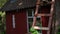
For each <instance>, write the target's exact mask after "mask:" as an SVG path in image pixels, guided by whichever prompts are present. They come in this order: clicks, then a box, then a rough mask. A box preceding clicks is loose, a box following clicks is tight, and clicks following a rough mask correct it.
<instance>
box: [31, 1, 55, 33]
mask: <svg viewBox="0 0 60 34" xmlns="http://www.w3.org/2000/svg"><path fill="white" fill-rule="evenodd" d="M48 3H49V4H51V9H50V14H38V9H39V6H40V5H41V0H37V3H36V10H35V15H34V18H33V24H32V27H33V28H34V29H39V30H47V34H50V28H51V22H52V19H53V13H54V3H55V0H52V1H51V2H48ZM37 16H49V23H48V27H38V26H35V25H36V18H37Z"/></svg>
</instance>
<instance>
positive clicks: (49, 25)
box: [47, 0, 55, 34]
mask: <svg viewBox="0 0 60 34" xmlns="http://www.w3.org/2000/svg"><path fill="white" fill-rule="evenodd" d="M54 3H55V0H52V5H51V9H50V10H51V11H50V14H51V17H49V24H48V28H49V30H48V31H47V34H50V27H51V22H52V18H53V17H52V16H53V11H54Z"/></svg>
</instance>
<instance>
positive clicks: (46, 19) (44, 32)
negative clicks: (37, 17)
mask: <svg viewBox="0 0 60 34" xmlns="http://www.w3.org/2000/svg"><path fill="white" fill-rule="evenodd" d="M41 11H42V13H43V14H49V13H50V8H49V6H48V7H42V9H41ZM48 22H49V16H42V27H48ZM42 34H47V30H42Z"/></svg>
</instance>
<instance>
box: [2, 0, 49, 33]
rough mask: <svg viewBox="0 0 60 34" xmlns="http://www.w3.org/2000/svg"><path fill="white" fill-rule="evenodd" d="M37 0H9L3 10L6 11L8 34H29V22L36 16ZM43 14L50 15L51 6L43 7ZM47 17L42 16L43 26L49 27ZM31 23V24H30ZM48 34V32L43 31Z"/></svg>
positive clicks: (41, 9)
mask: <svg viewBox="0 0 60 34" xmlns="http://www.w3.org/2000/svg"><path fill="white" fill-rule="evenodd" d="M35 4H36V0H9V1H8V2H7V3H6V4H5V5H4V6H3V7H2V8H1V10H2V11H6V34H27V33H28V32H29V26H28V25H29V24H28V22H29V20H30V21H32V18H33V16H34V10H35ZM39 11H41V13H50V5H48V6H47V5H46V6H41V7H40V10H39ZM48 19H49V17H48V16H47V17H46V16H42V26H43V27H47V26H48ZM30 23H31V22H30ZM42 34H47V31H44V30H43V31H42Z"/></svg>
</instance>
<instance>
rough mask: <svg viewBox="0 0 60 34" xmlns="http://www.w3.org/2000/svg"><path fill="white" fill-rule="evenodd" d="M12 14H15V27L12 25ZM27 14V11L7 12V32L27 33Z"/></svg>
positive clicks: (9, 33)
mask: <svg viewBox="0 0 60 34" xmlns="http://www.w3.org/2000/svg"><path fill="white" fill-rule="evenodd" d="M12 15H15V28H13V25H12ZM26 33H27V16H26V11H24V10H22V11H19V12H6V34H26Z"/></svg>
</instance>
